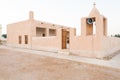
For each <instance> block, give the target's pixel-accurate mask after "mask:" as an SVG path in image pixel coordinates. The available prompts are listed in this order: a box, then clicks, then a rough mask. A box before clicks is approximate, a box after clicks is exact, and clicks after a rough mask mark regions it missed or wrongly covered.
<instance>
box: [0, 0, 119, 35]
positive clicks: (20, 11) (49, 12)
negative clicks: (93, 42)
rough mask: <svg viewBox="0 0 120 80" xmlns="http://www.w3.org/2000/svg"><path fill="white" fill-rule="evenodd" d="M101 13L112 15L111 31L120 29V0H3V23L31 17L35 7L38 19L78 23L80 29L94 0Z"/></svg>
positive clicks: (0, 8) (0, 17) (0, 21)
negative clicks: (29, 14)
mask: <svg viewBox="0 0 120 80" xmlns="http://www.w3.org/2000/svg"><path fill="white" fill-rule="evenodd" d="M94 1H95V2H96V7H97V8H98V10H99V11H100V13H101V14H103V15H104V16H106V17H107V18H108V34H109V35H111V34H117V33H120V22H119V21H120V9H119V8H120V0H1V1H0V24H2V27H3V33H6V25H7V24H9V23H14V22H18V21H22V20H26V19H28V13H29V11H34V14H35V19H37V20H41V21H46V22H51V23H55V24H61V25H65V26H69V27H75V28H76V29H77V34H79V33H80V30H81V29H80V26H81V23H80V19H81V18H82V17H86V16H88V14H89V12H90V10H91V9H92V7H93V2H94Z"/></svg>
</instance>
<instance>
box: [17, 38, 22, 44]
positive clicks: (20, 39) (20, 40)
mask: <svg viewBox="0 0 120 80" xmlns="http://www.w3.org/2000/svg"><path fill="white" fill-rule="evenodd" d="M18 40H19V41H18V43H19V44H21V43H22V37H21V36H19V37H18Z"/></svg>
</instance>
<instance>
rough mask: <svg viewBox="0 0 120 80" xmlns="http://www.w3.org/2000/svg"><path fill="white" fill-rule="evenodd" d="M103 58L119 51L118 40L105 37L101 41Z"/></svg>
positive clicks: (119, 39)
mask: <svg viewBox="0 0 120 80" xmlns="http://www.w3.org/2000/svg"><path fill="white" fill-rule="evenodd" d="M102 50H103V51H104V54H103V56H109V55H112V54H114V53H115V52H117V51H118V50H120V38H116V37H106V38H103V39H102Z"/></svg>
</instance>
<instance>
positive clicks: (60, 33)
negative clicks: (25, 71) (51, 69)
mask: <svg viewBox="0 0 120 80" xmlns="http://www.w3.org/2000/svg"><path fill="white" fill-rule="evenodd" d="M7 45H9V46H14V47H21V48H29V49H35V50H45V51H53V52H58V51H60V50H63V49H67V50H68V52H69V53H71V54H74V55H78V56H84V57H94V58H104V57H106V56H109V55H112V54H114V53H115V52H116V51H118V50H120V39H118V38H114V37H108V36H107V18H106V17H105V16H103V15H101V14H100V12H99V11H98V9H97V8H96V7H95V5H94V6H93V9H92V10H91V12H90V14H89V16H88V17H83V18H82V19H81V36H76V29H75V28H70V27H66V26H61V25H56V24H51V23H47V22H42V21H37V20H34V15H33V12H30V13H29V20H26V21H21V22H18V23H13V24H9V25H8V26H7Z"/></svg>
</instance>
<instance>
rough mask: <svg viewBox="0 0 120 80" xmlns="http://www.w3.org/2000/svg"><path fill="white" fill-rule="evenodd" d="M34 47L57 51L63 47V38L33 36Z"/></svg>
mask: <svg viewBox="0 0 120 80" xmlns="http://www.w3.org/2000/svg"><path fill="white" fill-rule="evenodd" d="M32 49H35V50H45V51H52V52H57V51H58V50H60V49H61V39H59V38H58V37H56V36H53V37H33V38H32Z"/></svg>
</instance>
